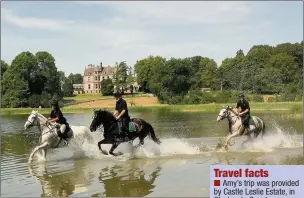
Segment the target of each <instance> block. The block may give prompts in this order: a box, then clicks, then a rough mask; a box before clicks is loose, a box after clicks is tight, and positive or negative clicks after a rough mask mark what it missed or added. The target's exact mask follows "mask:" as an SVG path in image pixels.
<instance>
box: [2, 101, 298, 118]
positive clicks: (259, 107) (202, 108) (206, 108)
mask: <svg viewBox="0 0 304 198" xmlns="http://www.w3.org/2000/svg"><path fill="white" fill-rule="evenodd" d="M138 99H139V100H143V98H142V99H141V98H138ZM146 100H147V101H146V102H148V104H146V106H145V105H137V104H136V106H130V105H129V104H128V105H129V109H130V111H134V112H153V111H175V112H196V111H197V112H205V113H218V112H219V111H220V109H221V108H223V106H226V105H230V106H232V107H234V106H235V104H199V105H161V104H159V103H155V105H153V104H152V105H151V101H154V102H155V98H154V97H147V98H146ZM149 100H150V101H149ZM96 102H97V101H96ZM106 102H107V104H108V105H104V106H99V107H98V106H91V104H92V103H88V105H86V106H83V107H80V106H77V105H73V106H74V107H73V106H66V107H63V108H62V111H63V113H85V112H87V113H89V112H92V110H93V109H97V108H100V109H103V108H107V109H108V110H111V111H112V110H113V108H114V105H115V103H114V102H115V100H113V99H112V100H111V101H106ZM108 102H109V103H108ZM96 104H100V105H102V103H96ZM103 104H105V103H103ZM78 105H82V104H78ZM250 107H251V112H253V113H254V112H265V113H267V112H271V113H274V112H276V113H280V114H282V113H283V114H284V116H287V117H290V118H296V119H299V120H300V119H302V102H273V103H263V102H261V103H254V102H252V103H250ZM32 110H33V108H2V109H1V110H0V114H2V115H12V114H29V113H30V112H31V111H32ZM35 110H37V108H36V109H35ZM39 112H41V113H43V114H45V113H46V114H48V113H49V112H50V108H46V109H39Z"/></svg>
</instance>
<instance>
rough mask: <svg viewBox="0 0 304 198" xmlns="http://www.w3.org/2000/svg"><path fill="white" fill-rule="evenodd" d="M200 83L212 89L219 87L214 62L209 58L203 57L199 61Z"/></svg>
mask: <svg viewBox="0 0 304 198" xmlns="http://www.w3.org/2000/svg"><path fill="white" fill-rule="evenodd" d="M199 74H200V82H201V83H200V84H201V85H202V86H203V87H206V88H211V89H213V90H217V89H219V86H220V79H219V73H218V71H217V65H216V62H215V61H214V60H212V59H209V58H204V59H202V60H201V62H200V69H199Z"/></svg>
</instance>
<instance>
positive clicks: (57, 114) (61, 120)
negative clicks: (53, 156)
mask: <svg viewBox="0 0 304 198" xmlns="http://www.w3.org/2000/svg"><path fill="white" fill-rule="evenodd" d="M51 105H52V111H51V114H50V117H49V118H48V119H47V121H46V123H49V122H56V123H58V124H59V125H60V130H59V133H57V134H58V136H59V137H60V138H61V139H63V140H64V144H68V142H67V139H66V138H65V137H64V133H65V131H66V129H67V127H68V123H67V121H66V119H65V117H63V114H62V112H61V110H60V107H59V105H58V101H56V100H54V101H52V103H51Z"/></svg>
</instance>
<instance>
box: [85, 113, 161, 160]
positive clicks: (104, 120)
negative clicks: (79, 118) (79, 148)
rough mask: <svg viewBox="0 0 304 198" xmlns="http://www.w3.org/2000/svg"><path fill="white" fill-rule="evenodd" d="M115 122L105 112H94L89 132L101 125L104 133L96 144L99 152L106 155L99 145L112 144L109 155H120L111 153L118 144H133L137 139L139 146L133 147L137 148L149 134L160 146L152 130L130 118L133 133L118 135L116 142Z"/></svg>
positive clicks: (111, 116)
mask: <svg viewBox="0 0 304 198" xmlns="http://www.w3.org/2000/svg"><path fill="white" fill-rule="evenodd" d="M117 122H118V121H117V120H116V118H115V117H114V116H113V114H112V113H111V112H109V111H107V110H94V116H93V120H92V122H91V125H90V130H91V132H94V131H96V130H97V129H98V128H99V127H100V126H101V125H103V128H104V132H103V136H104V139H103V140H101V141H100V142H98V148H99V150H100V151H101V152H102V153H103V154H105V155H108V153H107V152H106V151H104V150H102V149H101V144H113V145H112V147H111V149H110V151H109V153H110V154H111V155H114V156H118V155H122V153H121V152H119V153H114V152H113V151H114V150H115V149H116V148H117V147H118V145H119V144H121V143H123V142H130V143H133V141H134V139H136V138H139V144H138V145H136V146H135V147H139V146H141V145H143V144H144V139H145V137H146V136H147V135H148V134H149V133H150V135H151V138H152V140H153V141H154V142H155V143H157V144H160V143H161V141H160V140H159V139H158V138H157V137H156V135H155V133H154V129H153V127H152V126H151V124H149V123H148V122H146V121H145V120H143V119H140V118H132V119H131V120H130V122H131V124H132V123H134V126H135V129H136V130H135V131H134V132H128V133H127V134H125V135H122V134H119V136H120V139H122V140H121V141H118V140H117V139H116V138H117V134H118V133H117Z"/></svg>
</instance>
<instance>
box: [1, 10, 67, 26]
mask: <svg viewBox="0 0 304 198" xmlns="http://www.w3.org/2000/svg"><path fill="white" fill-rule="evenodd" d="M1 19H2V20H3V21H6V22H8V23H11V24H14V25H17V26H19V27H22V28H33V29H47V30H52V31H53V30H66V29H67V28H68V25H71V24H73V21H70V20H53V19H41V18H34V17H20V16H18V15H16V14H14V13H13V11H11V10H8V9H5V8H1Z"/></svg>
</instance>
